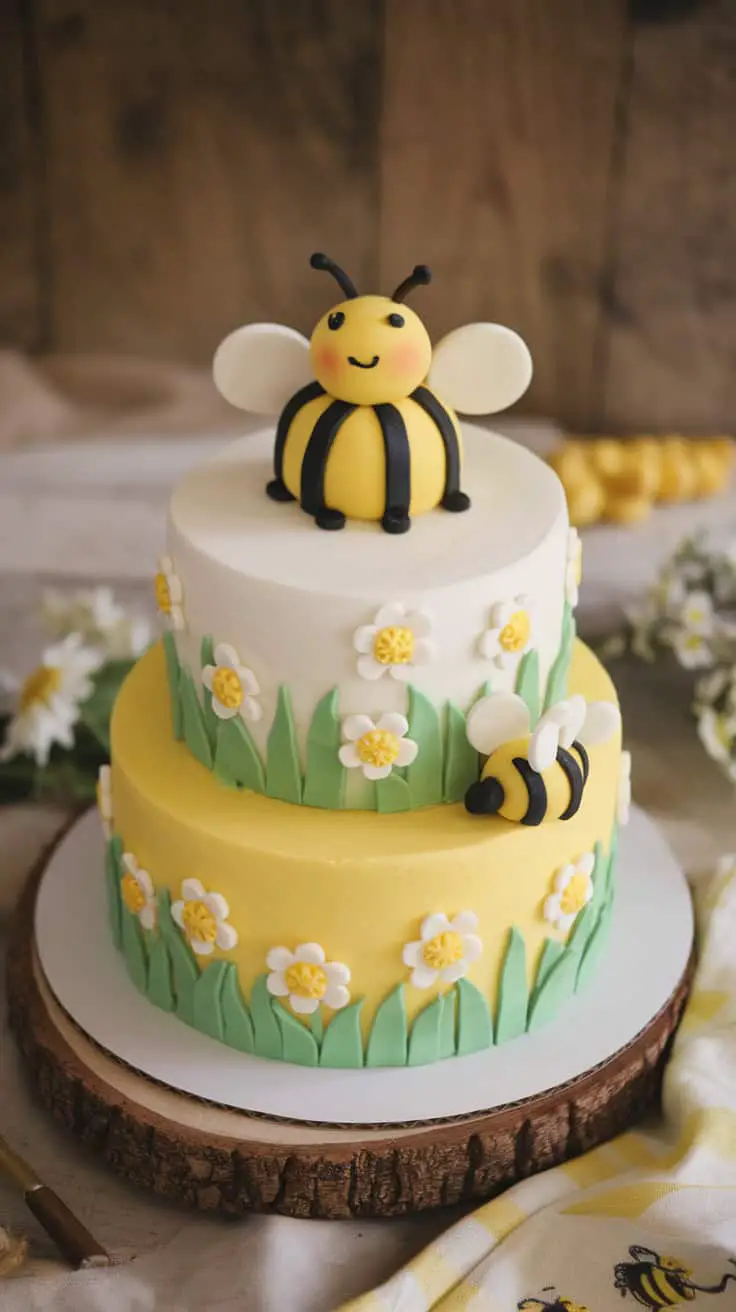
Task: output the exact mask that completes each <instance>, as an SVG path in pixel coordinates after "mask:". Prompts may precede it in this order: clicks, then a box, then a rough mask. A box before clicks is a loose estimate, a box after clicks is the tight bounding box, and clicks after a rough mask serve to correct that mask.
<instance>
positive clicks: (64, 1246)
mask: <svg viewBox="0 0 736 1312" xmlns="http://www.w3.org/2000/svg"><path fill="white" fill-rule="evenodd" d="M26 1203H27V1204H28V1207H29V1208H30V1210H31V1211H32V1212H33V1215H34V1216H35V1218H36V1220H37V1221H39V1222H40V1223H41V1225H42V1226H43V1228H44V1230H45V1231H46V1233H47V1235H49V1236H50V1238H51V1239H53V1241H54V1243H55V1244H56V1247H57V1248H58V1249H59V1252H60V1253H61V1254H62V1256H63V1257H65V1258H66V1260H67V1262H69V1264H70V1266H73V1267H75V1268H76V1269H78V1268H80V1267H91V1266H109V1265H110V1260H111V1259H110V1256H109V1254H108V1253H106V1252H105V1249H104V1248H102V1247H101V1246H100V1245H99V1244H98V1242H97V1240H96V1239H93V1237H92V1235H91V1234H90V1233H89V1230H86V1229H85V1227H84V1226H83V1225H82V1223H81V1221H78V1220H77V1218H76V1216H73V1215H72V1213H71V1212H70V1211H69V1208H68V1207H67V1205H66V1203H63V1202H62V1201H61V1199H60V1198H59V1196H58V1194H55V1193H54V1191H53V1189H49V1188H47V1186H46V1185H45V1184H42V1185H39V1186H38V1187H37V1188H36V1189H29V1190H28V1193H27V1194H26Z"/></svg>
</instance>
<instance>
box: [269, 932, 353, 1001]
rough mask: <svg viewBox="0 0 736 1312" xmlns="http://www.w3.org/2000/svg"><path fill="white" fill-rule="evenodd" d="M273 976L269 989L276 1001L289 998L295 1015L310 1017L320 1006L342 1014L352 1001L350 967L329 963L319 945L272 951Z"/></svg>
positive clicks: (273, 949) (270, 969) (270, 966)
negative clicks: (294, 949)
mask: <svg viewBox="0 0 736 1312" xmlns="http://www.w3.org/2000/svg"><path fill="white" fill-rule="evenodd" d="M266 965H267V966H268V969H269V971H270V972H271V973H270V975H268V977H267V979H266V988H267V989H268V991H269V993H271V994H272V995H273V996H274V997H275V998H288V999H289V1005H290V1006H291V1008H292V1010H293V1011H296V1012H299V1014H300V1015H302V1016H310V1015H311V1014H312V1012H313V1011H316V1010H317V1008H318V1007H319V1005H320V1003H324V1005H325V1007H331V1008H332V1010H333V1011H339V1010H340V1009H341V1007H346V1006H347V1004H348V1003H349V1001H350V990H349V989H348V987H347V985H348V984H349V983H350V970H349V967H348V966H346V965H344V963H343V962H342V961H327V960H326V959H325V950H324V948H322V947H320V945H319V943H300V944H299V946H298V948H297V949H296V951H294V952H290V951H289V949H288V948H271V951H270V952H269V953H268V956H267V957H266Z"/></svg>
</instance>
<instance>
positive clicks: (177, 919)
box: [171, 902, 184, 929]
mask: <svg viewBox="0 0 736 1312" xmlns="http://www.w3.org/2000/svg"><path fill="white" fill-rule="evenodd" d="M171 919H172V920H173V921H174V923H175V924H177V925H178V926H179V928H180V929H183V928H184V903H183V902H172V903H171Z"/></svg>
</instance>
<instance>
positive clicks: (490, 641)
mask: <svg viewBox="0 0 736 1312" xmlns="http://www.w3.org/2000/svg"><path fill="white" fill-rule="evenodd" d="M478 650H479V652H480V654H481V656H485V658H486V660H487V661H490V660H493V659H494V657H495V656H496V655H497V654H498V650H499V647H498V630H497V629H486V631H485V633H481V635H480V637H479V639H478Z"/></svg>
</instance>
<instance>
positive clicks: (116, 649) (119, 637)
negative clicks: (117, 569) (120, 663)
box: [41, 587, 152, 660]
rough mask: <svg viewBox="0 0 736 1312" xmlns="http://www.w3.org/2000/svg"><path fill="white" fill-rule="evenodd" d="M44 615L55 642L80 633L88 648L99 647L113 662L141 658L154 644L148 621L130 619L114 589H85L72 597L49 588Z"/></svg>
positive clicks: (43, 600) (133, 617)
mask: <svg viewBox="0 0 736 1312" xmlns="http://www.w3.org/2000/svg"><path fill="white" fill-rule="evenodd" d="M41 615H42V618H43V621H44V624H45V625H46V627H47V628H48V629H49V631H50V632H51V633H52V634H53V636H54V637H55V638H64V637H66V636H67V635H68V634H69V633H79V634H80V635H81V637H82V638H83V640H84V642H85V643H86V644H87V646H89V647H99V648H100V649H101V651H103V652H104V654H105V655H106V656H107V657H108V658H109V659H110V660H130V659H131V657H136V656H142V655H143V652H144V651H145V650H146V648H147V647H148V646H149V645H150V642H151V636H152V635H151V625H150V623H149V621H148V620H147V619H145V618H144V617H143V616H142V615H130V614H129V613H128V612H127V611H126V609H125V607H124V606H121V605H120V602H118V601H116V600H115V594H114V593H113V590H112V588H107V587H100V588H83V589H82V590H81V591H79V592H75V593H73V594H72V596H71V597H70V596H67V595H66V594H65V593H62V592H58V591H56V589H54V588H50V589H48V590H47V591H46V592H45V593H44V595H43V599H42V602H41Z"/></svg>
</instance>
